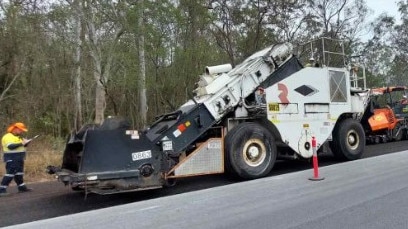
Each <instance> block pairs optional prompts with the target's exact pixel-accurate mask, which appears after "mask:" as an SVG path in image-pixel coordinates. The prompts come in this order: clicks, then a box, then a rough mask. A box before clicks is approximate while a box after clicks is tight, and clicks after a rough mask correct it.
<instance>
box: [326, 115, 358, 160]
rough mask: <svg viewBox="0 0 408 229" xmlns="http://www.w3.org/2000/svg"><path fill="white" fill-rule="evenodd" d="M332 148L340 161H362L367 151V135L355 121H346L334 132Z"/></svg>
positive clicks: (337, 126) (339, 124)
mask: <svg viewBox="0 0 408 229" xmlns="http://www.w3.org/2000/svg"><path fill="white" fill-rule="evenodd" d="M330 148H331V151H332V152H333V154H334V156H335V157H336V158H337V159H339V160H342V161H351V160H357V159H360V158H361V156H362V155H363V153H364V149H365V135H364V129H363V127H362V125H361V124H360V123H359V122H357V121H355V120H353V119H345V120H343V121H341V123H338V125H336V127H335V129H334V130H333V140H332V141H331V142H330Z"/></svg>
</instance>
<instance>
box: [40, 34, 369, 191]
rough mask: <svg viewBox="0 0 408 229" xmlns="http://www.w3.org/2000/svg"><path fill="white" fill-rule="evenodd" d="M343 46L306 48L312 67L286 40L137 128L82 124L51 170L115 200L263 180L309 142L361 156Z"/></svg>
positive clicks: (303, 155) (359, 105) (323, 43)
mask: <svg viewBox="0 0 408 229" xmlns="http://www.w3.org/2000/svg"><path fill="white" fill-rule="evenodd" d="M342 44H343V42H342V41H337V40H331V39H326V38H321V39H318V40H314V41H312V42H310V43H308V44H307V45H306V46H303V47H310V49H309V52H308V53H309V54H310V55H312V57H314V58H313V59H314V60H316V61H315V64H314V65H313V66H310V67H309V66H307V67H306V65H305V66H304V65H303V63H301V61H300V58H299V56H300V55H298V53H306V51H302V52H301V51H300V50H301V49H299V48H297V49H296V50H298V51H297V53H296V55H294V53H295V51H294V50H295V49H294V47H293V46H292V44H290V43H282V44H274V45H271V46H269V47H267V48H265V49H263V50H260V51H258V52H256V53H254V54H253V55H251V56H249V57H248V58H247V59H245V60H244V61H243V62H242V63H241V64H239V65H237V66H235V67H232V66H231V65H229V64H224V65H218V66H209V67H206V68H205V73H204V74H203V75H201V76H199V80H198V83H197V88H196V89H195V90H194V91H193V94H194V96H192V98H191V99H190V100H189V101H187V102H186V103H184V104H182V105H181V106H180V107H179V108H178V109H177V110H175V111H174V112H171V113H166V114H163V115H161V116H159V117H158V118H157V120H156V121H155V122H153V123H152V124H151V125H149V127H148V128H146V129H143V130H135V129H133V128H132V127H131V126H130V125H129V124H128V122H127V121H126V120H123V119H120V118H108V119H106V120H105V121H104V123H102V124H101V125H100V126H96V125H86V126H84V127H83V128H82V129H81V130H80V131H78V132H74V133H72V134H71V135H70V136H69V138H68V139H67V144H66V148H65V151H64V156H63V161H62V166H49V167H48V172H49V173H50V174H55V175H56V177H57V178H58V180H59V181H61V182H62V183H64V184H66V185H70V186H71V188H72V189H74V190H84V191H85V192H86V193H98V194H112V193H119V192H129V191H137V190H146V189H156V188H162V187H166V186H172V185H174V184H175V181H176V180H177V179H179V178H184V177H190V176H199V175H206V174H217V173H229V174H231V175H233V176H235V177H237V178H239V179H256V178H261V177H264V176H266V175H268V174H269V173H270V171H271V170H272V168H273V167H274V164H275V162H276V160H278V159H308V158H311V157H312V155H313V148H312V142H311V141H312V138H313V137H314V138H315V139H316V141H317V150H318V151H321V148H323V145H325V146H326V145H327V146H328V147H330V148H331V151H332V152H333V154H334V156H335V157H337V158H339V159H341V160H355V159H359V158H360V157H361V156H362V154H363V151H364V148H365V141H366V140H365V132H364V129H363V126H362V124H361V122H360V121H361V117H362V115H363V113H364V111H365V107H366V105H367V102H368V95H369V92H368V90H365V88H364V87H363V88H361V87H358V83H357V82H358V81H359V80H364V82H365V79H364V77H361V76H359V77H357V76H353V74H351V71H350V68H348V66H347V65H346V64H345V63H346V59H345V58H346V55H345V54H344V49H343V46H342ZM330 48H333V49H334V50H330ZM303 50H307V48H304V49H303ZM309 54H308V55H309ZM307 59H309V57H308V58H307ZM317 64H318V65H317ZM360 84H361V83H360ZM364 85H365V84H364ZM263 96H264V97H263ZM328 147H327V148H328Z"/></svg>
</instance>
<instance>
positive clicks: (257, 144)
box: [224, 122, 277, 179]
mask: <svg viewBox="0 0 408 229" xmlns="http://www.w3.org/2000/svg"><path fill="white" fill-rule="evenodd" d="M224 147H225V155H226V169H227V171H228V172H230V173H232V174H234V175H237V176H238V177H240V178H243V179H255V178H259V177H264V176H266V175H268V174H269V172H270V171H271V170H272V168H273V166H274V164H275V161H276V155H277V150H276V144H275V139H274V137H273V136H272V134H271V133H270V132H269V131H268V130H267V129H265V128H264V127H263V126H261V125H259V124H257V123H252V122H245V123H241V124H239V125H238V126H236V127H235V128H233V129H232V130H231V131H230V132H229V133H228V134H227V136H226V138H225V146H224Z"/></svg>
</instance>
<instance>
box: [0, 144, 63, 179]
mask: <svg viewBox="0 0 408 229" xmlns="http://www.w3.org/2000/svg"><path fill="white" fill-rule="evenodd" d="M64 145H65V141H63V140H62V139H59V138H58V139H56V138H53V137H45V136H44V137H39V138H37V139H36V140H35V141H33V142H32V143H30V145H29V146H28V147H27V158H26V161H25V168H24V180H25V182H27V183H30V182H41V181H49V180H54V177H53V176H52V175H49V174H47V173H46V171H45V169H46V167H47V166H48V165H55V166H60V165H61V162H62V151H63V150H64ZM4 173H5V168H4V164H2V165H1V166H0V175H3V174H4ZM0 179H1V178H0ZM14 184H15V183H14V182H12V185H14Z"/></svg>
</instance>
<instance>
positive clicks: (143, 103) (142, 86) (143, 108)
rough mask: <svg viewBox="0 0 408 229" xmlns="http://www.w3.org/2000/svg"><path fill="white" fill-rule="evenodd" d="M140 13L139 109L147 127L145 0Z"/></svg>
mask: <svg viewBox="0 0 408 229" xmlns="http://www.w3.org/2000/svg"><path fill="white" fill-rule="evenodd" d="M139 9H140V14H139V18H138V27H139V31H140V32H139V36H138V43H139V63H140V76H139V77H140V79H139V97H140V103H139V110H140V117H141V120H140V124H141V125H142V126H143V127H146V119H147V118H146V117H147V98H146V61H145V50H144V24H143V17H144V10H143V1H141V6H140V8H139Z"/></svg>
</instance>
